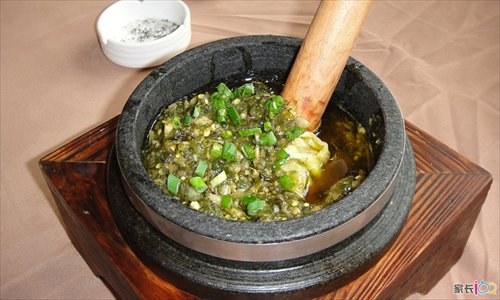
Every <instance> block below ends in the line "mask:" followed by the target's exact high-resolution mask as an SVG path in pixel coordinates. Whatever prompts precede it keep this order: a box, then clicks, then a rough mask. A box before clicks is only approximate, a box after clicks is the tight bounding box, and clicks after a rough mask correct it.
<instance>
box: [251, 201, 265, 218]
mask: <svg viewBox="0 0 500 300" xmlns="http://www.w3.org/2000/svg"><path fill="white" fill-rule="evenodd" d="M264 205H265V202H264V201H263V200H260V199H257V200H255V201H252V202H250V203H249V204H248V205H247V213H248V214H249V215H250V216H254V215H256V214H257V213H258V212H259V211H260V210H262V209H263V208H264Z"/></svg>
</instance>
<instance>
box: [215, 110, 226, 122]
mask: <svg viewBox="0 0 500 300" xmlns="http://www.w3.org/2000/svg"><path fill="white" fill-rule="evenodd" d="M226 116H227V110H226V109H225V108H221V109H218V110H217V122H219V123H226Z"/></svg>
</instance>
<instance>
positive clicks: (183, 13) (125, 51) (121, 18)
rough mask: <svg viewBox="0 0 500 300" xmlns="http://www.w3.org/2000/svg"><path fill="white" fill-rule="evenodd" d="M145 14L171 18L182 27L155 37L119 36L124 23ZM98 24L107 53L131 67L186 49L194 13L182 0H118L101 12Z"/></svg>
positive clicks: (158, 61)
mask: <svg viewBox="0 0 500 300" xmlns="http://www.w3.org/2000/svg"><path fill="white" fill-rule="evenodd" d="M146 18H155V19H168V20H169V21H172V22H175V23H177V24H179V27H178V28H177V29H175V31H173V32H171V33H170V34H167V35H166V36H164V37H161V38H158V39H155V40H146V41H142V42H140V41H135V40H123V39H120V32H122V31H123V28H124V27H125V26H127V25H128V24H130V23H131V22H134V21H137V20H141V19H146ZM96 27H97V34H98V36H99V42H100V43H101V48H102V51H103V52H104V55H106V57H107V58H108V59H109V60H111V61H112V62H114V63H116V64H119V65H122V66H125V67H130V68H147V67H153V66H157V65H159V64H162V63H164V62H165V61H167V60H168V59H170V58H171V57H173V56H175V55H177V54H179V53H180V52H182V51H184V50H185V49H186V48H187V47H188V45H189V42H190V41H191V13H190V11H189V8H188V7H187V5H186V4H185V3H184V2H182V1H180V0H170V1H155V0H144V1H138V0H133V1H131V0H126V1H125V0H123V1H118V2H116V3H114V4H112V5H110V6H109V7H108V8H106V9H105V10H104V11H103V12H102V13H101V15H100V16H99V18H98V20H97V26H96Z"/></svg>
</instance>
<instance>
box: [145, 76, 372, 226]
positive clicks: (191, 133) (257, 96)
mask: <svg viewBox="0 0 500 300" xmlns="http://www.w3.org/2000/svg"><path fill="white" fill-rule="evenodd" d="M339 111H340V110H339ZM340 115H341V119H338V120H335V123H334V124H335V126H333V127H334V129H335V135H342V137H340V138H339V139H338V140H336V141H335V143H339V142H340V143H342V145H344V146H343V147H340V146H338V145H337V146H334V145H333V144H332V143H329V144H328V145H327V146H326V148H330V152H331V154H332V156H331V158H330V152H328V149H320V150H318V151H321V156H323V157H324V155H325V151H326V153H328V154H327V155H328V156H327V157H326V160H328V161H325V159H323V161H325V163H324V164H323V165H321V168H322V169H326V170H327V172H321V170H319V172H317V166H315V168H316V172H314V170H313V171H312V172H311V174H313V175H312V176H309V177H310V178H309V177H308V178H304V176H302V175H303V174H304V170H306V168H305V167H304V164H302V162H301V160H300V159H301V158H300V157H298V156H301V155H303V153H302V152H301V151H300V147H299V148H298V149H299V151H296V150H297V147H295V148H294V146H293V145H295V146H296V145H299V146H300V145H301V144H300V143H299V142H304V141H306V144H307V142H309V143H312V144H311V145H313V144H314V143H313V142H315V139H316V140H318V141H319V139H317V138H316V137H315V136H313V137H311V134H310V133H305V134H304V131H305V130H304V129H302V128H301V127H299V126H298V125H297V120H296V113H295V111H294V108H293V107H292V106H290V105H287V104H286V103H285V101H284V100H283V99H282V98H281V96H279V95H277V94H275V92H274V91H273V89H272V88H270V87H268V86H267V85H265V84H263V83H259V82H252V83H246V84H244V85H242V86H240V87H238V88H235V89H233V90H231V89H229V88H228V87H227V86H225V85H224V84H219V85H218V86H217V89H216V91H212V92H211V93H209V92H206V93H204V94H199V95H196V96H195V97H193V98H191V99H187V98H186V99H181V100H179V101H177V102H175V103H174V104H172V105H170V106H169V107H167V108H165V109H164V110H163V111H162V112H161V113H160V115H159V116H158V118H157V119H156V121H155V122H154V124H153V126H152V128H151V130H150V131H149V134H148V136H147V138H146V141H145V143H144V146H143V151H142V158H143V164H144V166H145V168H146V170H147V172H148V174H149V175H150V176H151V178H152V179H153V180H154V181H155V182H156V183H157V184H158V186H159V187H160V188H161V189H162V190H163V192H164V193H165V194H166V195H169V196H172V197H175V198H176V199H178V201H180V203H182V204H184V205H186V206H188V207H190V208H191V209H194V210H197V211H200V212H203V213H207V214H210V215H213V216H217V217H220V218H226V219H230V220H238V221H248V220H260V221H278V220H286V219H290V218H294V217H301V216H305V215H308V214H311V213H313V212H315V211H318V210H320V209H322V208H324V207H325V206H327V205H329V204H331V203H333V202H335V201H338V200H339V199H341V198H342V197H343V196H345V195H346V194H349V193H351V192H352V190H354V189H355V188H356V187H357V186H359V184H360V183H361V182H362V181H363V179H364V178H365V174H366V173H367V172H368V171H369V170H368V167H369V166H368V165H367V164H364V165H363V164H362V165H363V166H362V167H359V161H360V160H361V161H364V160H366V161H368V160H369V159H367V158H366V156H367V155H368V156H370V155H371V152H370V151H369V145H368V143H367V141H366V138H364V129H363V128H362V127H360V126H359V125H357V124H356V123H355V122H354V121H352V120H350V119H349V118H348V116H347V114H345V113H343V112H341V114H340ZM307 134H309V138H308V139H305V138H304V137H305V136H306V135H307ZM321 134H322V135H325V133H323V132H322V133H321ZM326 136H327V137H328V135H326ZM303 138H304V141H303V140H302V139H303ZM346 141H347V142H346ZM321 143H323V142H317V141H316V144H314V147H319V146H321ZM302 144H303V143H302ZM323 144H324V143H323ZM318 145H319V146H318ZM325 145H326V144H325ZM348 145H350V146H348ZM314 147H313V148H314ZM344 148H345V149H344ZM287 151H288V152H290V153H288V152H287ZM314 151H316V149H313V151H312V152H311V153H316V152H314ZM349 151H350V152H352V155H350V154H346V153H345V152H349ZM318 153H319V152H318ZM308 158H309V157H306V160H307V159H308ZM332 166H333V167H332ZM351 166H356V169H352V168H351ZM306 172H307V170H306ZM332 172H333V173H335V172H336V173H338V174H333V175H332ZM307 174H309V172H307ZM318 174H321V175H318ZM332 177H333V179H332ZM304 180H306V181H307V182H306V183H307V185H304ZM304 187H305V188H306V189H305V190H304ZM307 188H309V193H308V194H307V196H306V195H305V192H307Z"/></svg>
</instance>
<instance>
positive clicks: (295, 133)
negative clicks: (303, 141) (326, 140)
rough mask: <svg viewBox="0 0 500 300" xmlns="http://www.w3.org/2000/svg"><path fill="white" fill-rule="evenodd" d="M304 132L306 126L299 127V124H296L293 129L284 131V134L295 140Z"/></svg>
mask: <svg viewBox="0 0 500 300" xmlns="http://www.w3.org/2000/svg"><path fill="white" fill-rule="evenodd" d="M304 132H306V130H305V129H304V128H302V127H299V126H295V127H294V128H293V129H292V130H291V131H290V130H286V131H285V133H284V135H285V136H286V137H287V138H288V139H290V140H294V139H295V138H297V137H299V136H300V135H301V134H303V133H304Z"/></svg>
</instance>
